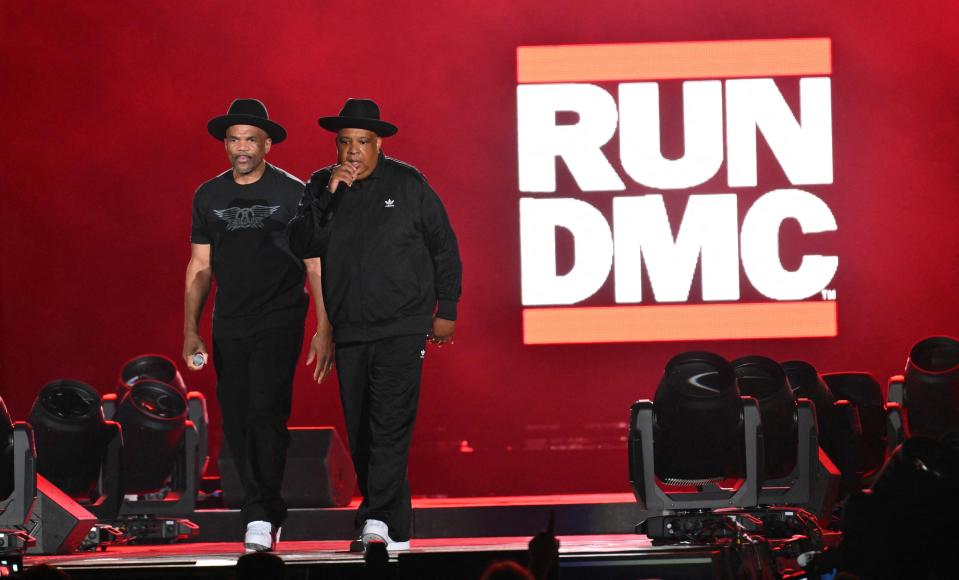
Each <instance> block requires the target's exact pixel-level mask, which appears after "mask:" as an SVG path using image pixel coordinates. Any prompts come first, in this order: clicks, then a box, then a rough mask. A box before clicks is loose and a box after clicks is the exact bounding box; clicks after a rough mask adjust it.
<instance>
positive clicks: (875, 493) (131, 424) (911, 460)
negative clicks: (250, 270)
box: [0, 337, 959, 551]
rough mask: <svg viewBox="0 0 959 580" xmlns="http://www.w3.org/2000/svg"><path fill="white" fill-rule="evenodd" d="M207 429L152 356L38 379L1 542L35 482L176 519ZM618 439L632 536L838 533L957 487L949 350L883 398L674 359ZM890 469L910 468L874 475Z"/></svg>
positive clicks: (938, 345)
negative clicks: (92, 374) (106, 370)
mask: <svg viewBox="0 0 959 580" xmlns="http://www.w3.org/2000/svg"><path fill="white" fill-rule="evenodd" d="M31 426H32V429H31ZM206 430H207V417H206V404H205V401H204V399H203V396H202V395H201V394H200V393H197V392H188V390H187V388H186V386H185V385H184V383H183V380H182V377H181V376H180V374H179V372H178V371H177V369H176V365H175V364H174V363H173V361H171V360H170V359H168V358H166V357H163V356H158V355H146V356H141V357H137V358H135V359H133V360H131V361H130V362H128V363H127V364H126V365H124V367H123V369H122V371H121V373H120V377H119V380H118V387H117V393H116V394H108V395H105V396H103V397H101V396H100V394H99V392H97V391H96V390H95V389H93V388H92V387H90V386H88V385H85V384H83V383H80V382H77V381H64V380H61V381H54V382H52V383H50V384H48V385H46V386H45V387H44V388H43V389H41V391H40V393H39V395H38V397H37V400H36V402H35V403H34V405H33V408H32V410H31V413H30V416H29V418H28V422H26V423H24V422H16V423H15V422H13V421H12V420H11V418H10V417H9V414H8V413H7V412H6V408H5V407H4V406H3V404H2V400H0V444H2V449H0V452H2V456H0V465H2V466H4V467H3V470H2V472H0V530H3V529H6V530H7V535H6V536H3V534H4V532H3V531H0V544H2V543H3V541H4V539H3V538H7V541H10V542H14V543H16V542H17V541H18V540H17V538H18V537H20V536H22V535H23V533H22V532H28V531H31V530H35V529H36V525H38V522H36V521H31V519H30V511H31V510H30V506H31V502H32V501H33V497H34V495H35V491H36V483H35V481H36V478H35V476H34V475H32V474H33V473H39V475H40V476H41V478H40V479H41V481H43V480H44V478H45V480H49V482H50V483H52V484H53V485H55V486H56V487H57V488H59V489H61V490H63V491H64V492H65V493H66V494H68V495H69V496H70V497H72V498H73V499H74V500H76V501H77V502H79V504H80V505H81V506H83V507H84V508H86V509H87V510H89V511H90V512H91V513H92V514H93V516H95V519H96V520H98V521H100V522H107V523H110V522H117V521H121V520H122V521H123V522H124V525H125V526H127V527H128V528H129V527H130V526H136V525H137V524H136V522H137V521H138V518H149V517H153V516H160V517H179V516H188V515H189V514H190V513H192V511H193V509H194V508H195V505H196V503H195V502H196V496H197V491H198V487H199V479H200V477H201V475H202V473H203V471H204V468H205V465H206V461H207V437H206ZM31 432H32V434H31ZM628 440H629V469H630V479H631V482H632V486H633V490H634V492H635V495H636V498H637V499H638V501H639V502H640V504H641V505H642V507H643V508H644V509H645V510H646V511H647V514H648V515H649V516H650V517H649V518H647V519H646V520H645V521H644V522H643V524H642V525H641V530H642V531H643V532H645V533H646V534H647V535H648V536H650V537H651V538H654V539H657V540H702V539H703V538H704V537H705V536H709V535H717V534H718V535H722V534H723V533H726V532H727V531H728V530H729V527H728V525H718V526H717V525H716V522H721V523H728V522H729V521H731V519H730V518H732V520H736V521H737V522H738V523H737V525H739V526H743V525H745V526H746V527H751V529H753V531H760V532H762V533H763V534H765V535H766V536H771V535H775V534H776V533H788V534H793V533H797V532H802V533H803V535H805V536H806V537H809V536H816V535H817V534H818V535H821V531H822V530H830V529H837V528H839V527H840V525H846V524H845V523H844V524H840V523H839V518H838V513H839V512H840V511H841V510H842V509H845V511H846V512H847V513H846V516H847V517H846V519H848V514H849V512H850V510H852V511H857V510H858V512H859V513H864V512H868V509H865V508H863V506H868V505H870V502H872V501H873V500H874V499H875V497H881V496H883V493H880V492H879V490H882V489H884V488H885V489H892V488H896V485H898V484H895V483H892V484H890V483H889V478H890V477H891V478H892V481H893V482H895V481H896V477H900V478H905V479H909V480H910V481H912V482H913V483H912V484H911V485H920V488H921V489H917V490H915V491H909V492H908V493H917V494H920V495H922V496H923V497H925V498H938V497H940V496H941V494H942V493H943V492H942V490H943V489H946V488H948V486H949V485H953V486H954V484H955V481H956V477H957V476H959V471H957V470H956V468H955V465H953V464H952V463H950V462H951V461H953V459H952V458H953V457H954V455H955V450H956V449H957V448H959V341H957V340H955V339H953V338H948V337H931V338H927V339H924V340H922V341H920V342H919V343H917V344H916V345H915V346H914V347H913V349H912V350H911V351H910V353H909V357H908V360H907V363H906V369H905V374H904V375H902V376H895V377H892V378H891V379H890V381H889V383H888V388H887V390H886V392H885V393H883V388H882V386H881V385H880V384H879V382H878V381H876V380H875V379H874V378H873V377H872V376H871V375H869V374H867V373H829V374H820V373H818V372H817V370H816V369H815V368H814V367H813V366H812V365H811V364H809V363H806V362H803V361H788V362H784V363H781V364H780V363H777V362H776V361H773V360H771V359H768V358H765V357H760V356H750V357H744V358H740V359H736V360H734V361H731V362H730V361H727V360H725V359H724V358H722V357H720V356H718V355H716V354H712V353H706V352H687V353H683V354H680V355H678V356H676V357H674V358H673V359H671V360H670V361H669V362H668V363H667V365H666V368H665V373H664V375H663V377H662V380H661V381H660V384H659V386H658V388H657V390H656V393H655V396H654V399H653V400H652V401H648V400H643V401H638V402H636V403H635V404H634V405H633V406H632V409H631V420H630V425H629V437H628ZM34 442H35V446H34ZM904 443H905V444H904ZM897 458H898V459H897ZM884 465H885V466H887V467H886V470H885V471H883V470H882V468H883V466H884ZM889 466H898V467H894V468H893V471H898V472H900V473H901V472H903V471H904V470H909V469H913V470H914V471H915V470H920V471H921V473H919V474H918V475H917V474H915V473H914V474H912V475H913V476H914V477H912V476H908V475H899V476H896V475H886V476H883V473H885V472H888V471H890V468H889ZM916 466H921V467H916ZM31 477H34V479H33V480H31ZM884 481H885V482H886V483H883V482H884ZM916 481H919V482H920V484H916V483H915V482H916ZM923 486H924V487H923ZM943 486H945V487H943ZM949 489H952V488H949ZM957 491H959V490H957ZM937 494H938V495H937ZM3 498H6V499H3ZM949 503H950V505H951V504H952V503H957V502H954V501H953V500H952V499H950V500H949ZM836 506H839V509H837V507H836ZM877 509H878V508H877ZM730 510H732V512H733V513H730ZM797 514H798V515H797ZM803 514H808V516H809V517H806V516H805V515H803ZM856 517H860V518H866V519H868V517H871V516H856ZM124 518H125V519H124ZM737 518H738V520H737ZM131 522H133V523H131ZM141 523H142V522H141ZM849 525H852V526H853V527H855V526H856V525H857V524H856V523H855V522H853V523H852V524H849ZM31 526H33V527H31ZM148 527H149V525H148V524H146V523H142V525H141V526H140V528H139V530H140V533H145V530H147V528H148ZM724 530H725V531H724ZM816 530H819V532H817V531H816ZM18 534H19V536H18ZM177 536H178V532H177V533H174V537H177ZM76 546H77V544H76V543H73V544H71V543H64V544H62V545H60V546H58V548H59V550H60V551H72V549H75V548H76ZM807 547H810V546H807ZM822 547H823V546H821V545H814V546H811V548H812V549H813V550H814V551H816V549H821V548H822ZM2 548H3V546H0V549H2Z"/></svg>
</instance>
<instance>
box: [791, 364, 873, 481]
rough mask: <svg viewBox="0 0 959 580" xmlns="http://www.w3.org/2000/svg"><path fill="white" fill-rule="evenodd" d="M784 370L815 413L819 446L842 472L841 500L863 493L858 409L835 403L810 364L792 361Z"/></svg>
mask: <svg viewBox="0 0 959 580" xmlns="http://www.w3.org/2000/svg"><path fill="white" fill-rule="evenodd" d="M782 367H783V371H784V372H785V373H786V378H787V379H788V380H789V384H790V386H791V387H792V389H793V394H794V395H795V397H796V398H797V399H800V398H804V399H809V400H810V401H812V403H813V406H814V408H815V409H816V425H817V426H818V431H819V446H820V447H821V448H822V450H823V451H824V452H825V453H826V455H827V456H828V457H829V459H830V460H831V461H832V463H833V465H835V466H836V468H837V469H838V470H839V473H840V475H841V483H840V497H841V498H842V497H846V496H847V495H849V494H850V493H852V492H853V491H858V490H860V489H862V482H861V481H860V480H859V475H858V465H859V446H860V445H861V444H862V443H861V440H862V426H861V424H860V421H859V409H858V408H857V407H856V406H855V405H853V404H852V403H850V402H849V401H846V400H843V399H840V400H836V398H835V397H834V396H833V394H832V392H830V390H829V387H827V386H826V383H825V381H823V379H822V377H821V376H820V375H819V373H818V372H817V371H816V368H815V367H814V366H812V365H811V364H809V363H808V362H805V361H801V360H791V361H786V362H784V363H782Z"/></svg>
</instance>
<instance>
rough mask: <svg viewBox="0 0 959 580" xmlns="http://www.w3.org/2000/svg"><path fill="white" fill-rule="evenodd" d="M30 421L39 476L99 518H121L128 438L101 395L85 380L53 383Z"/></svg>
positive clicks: (41, 395)
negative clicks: (123, 457) (111, 418)
mask: <svg viewBox="0 0 959 580" xmlns="http://www.w3.org/2000/svg"><path fill="white" fill-rule="evenodd" d="M28 422H29V423H30V425H31V426H32V427H33V436H34V440H35V443H36V448H37V472H38V473H40V474H41V475H43V476H44V477H45V478H47V479H48V480H49V481H50V482H51V483H53V484H54V485H56V486H57V487H58V488H60V490H62V491H63V492H64V493H66V494H67V495H69V496H70V497H71V498H73V499H74V500H75V501H77V502H79V503H80V504H81V505H83V506H84V507H85V508H86V509H87V510H89V511H90V512H91V513H93V514H94V515H95V516H97V517H98V518H101V519H102V518H113V517H116V515H117V513H118V511H119V509H120V500H121V497H122V492H121V482H120V450H121V448H122V437H121V434H120V426H119V425H118V424H117V423H115V422H113V421H106V420H105V419H104V416H103V409H102V408H101V405H100V393H99V392H98V391H97V390H96V389H94V388H93V387H91V386H90V385H87V384H85V383H82V382H80V381H74V380H68V379H66V380H57V381H53V382H51V383H49V384H47V385H45V386H44V387H43V388H42V389H40V393H39V394H38V395H37V399H36V401H34V403H33V408H32V409H31V411H30V416H29V418H28Z"/></svg>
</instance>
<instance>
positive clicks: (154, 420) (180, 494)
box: [104, 380, 199, 516]
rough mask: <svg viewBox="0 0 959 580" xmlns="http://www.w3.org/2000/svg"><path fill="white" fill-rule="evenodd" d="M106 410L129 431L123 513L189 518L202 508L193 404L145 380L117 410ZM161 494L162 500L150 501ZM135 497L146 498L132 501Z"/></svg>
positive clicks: (108, 407) (174, 391)
mask: <svg viewBox="0 0 959 580" xmlns="http://www.w3.org/2000/svg"><path fill="white" fill-rule="evenodd" d="M110 403H112V402H107V401H105V403H104V412H105V413H106V414H107V415H111V416H112V418H113V419H114V420H115V421H117V422H118V423H119V424H120V425H121V426H122V427H123V440H124V445H123V460H122V465H123V487H124V493H125V494H126V496H127V499H125V500H124V501H123V504H122V506H121V508H120V515H169V516H173V515H186V514H189V513H190V512H192V511H193V508H194V507H195V505H196V493H197V486H198V481H199V441H198V435H197V430H196V428H195V427H194V425H193V422H192V421H188V420H187V400H186V397H184V396H183V393H182V392H181V391H180V390H179V389H177V388H175V387H172V386H170V385H168V384H166V383H163V382H160V381H154V380H140V381H137V382H136V383H134V385H133V387H132V388H131V389H130V392H129V393H128V394H127V395H126V396H125V397H123V399H122V400H120V402H119V404H117V405H116V408H115V410H114V408H113V405H112V404H110ZM157 493H159V494H161V495H162V496H163V497H162V499H158V500H157V499H147V497H148V496H149V495H152V494H157ZM131 496H146V497H143V498H142V499H141V498H138V499H137V500H136V501H133V500H132V497H131Z"/></svg>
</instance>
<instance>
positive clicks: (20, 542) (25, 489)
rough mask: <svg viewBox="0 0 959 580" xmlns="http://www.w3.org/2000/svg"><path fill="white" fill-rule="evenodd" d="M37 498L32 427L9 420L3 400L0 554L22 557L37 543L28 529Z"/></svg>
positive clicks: (0, 418) (0, 413)
mask: <svg viewBox="0 0 959 580" xmlns="http://www.w3.org/2000/svg"><path fill="white" fill-rule="evenodd" d="M36 496H37V472H36V454H35V452H34V448H33V435H32V433H31V429H30V425H28V424H26V423H24V422H22V421H17V422H14V421H12V420H11V418H10V413H9V412H8V411H7V405H6V404H5V403H4V402H3V398H2V397H0V555H2V556H11V557H15V558H21V557H22V556H23V553H24V552H25V551H26V549H27V547H28V546H30V545H32V544H33V543H34V541H35V540H34V538H32V537H31V536H30V535H29V534H28V533H27V532H26V531H25V527H26V525H27V524H28V523H29V521H30V515H31V513H32V512H33V505H34V502H35V501H36Z"/></svg>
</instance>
